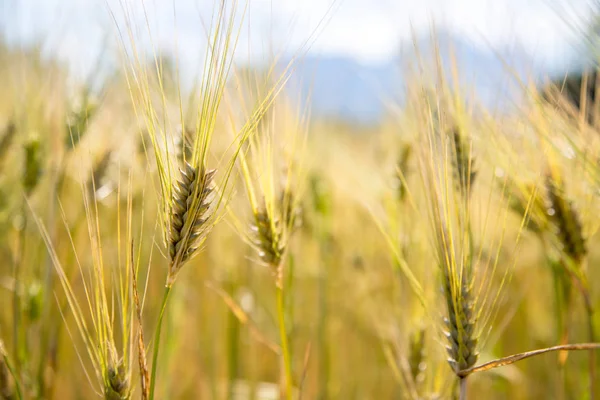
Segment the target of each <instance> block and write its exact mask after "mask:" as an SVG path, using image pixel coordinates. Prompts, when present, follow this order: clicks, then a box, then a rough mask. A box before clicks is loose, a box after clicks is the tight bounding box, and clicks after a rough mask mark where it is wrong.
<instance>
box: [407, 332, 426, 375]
mask: <svg viewBox="0 0 600 400" xmlns="http://www.w3.org/2000/svg"><path fill="white" fill-rule="evenodd" d="M408 365H409V367H410V375H411V376H412V379H413V382H414V383H415V385H417V384H419V383H421V382H423V381H424V380H425V368H426V367H427V364H426V362H425V329H420V330H418V331H416V332H413V333H412V335H411V336H410V340H409V347H408Z"/></svg>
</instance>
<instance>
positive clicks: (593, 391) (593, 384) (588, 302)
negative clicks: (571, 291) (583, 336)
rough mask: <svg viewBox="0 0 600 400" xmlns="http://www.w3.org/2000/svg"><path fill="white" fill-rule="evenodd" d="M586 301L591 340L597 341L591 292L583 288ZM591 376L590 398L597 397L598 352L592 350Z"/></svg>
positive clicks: (590, 360) (590, 358) (591, 399)
mask: <svg viewBox="0 0 600 400" xmlns="http://www.w3.org/2000/svg"><path fill="white" fill-rule="evenodd" d="M582 293H583V299H584V302H585V311H586V316H587V323H588V335H589V340H590V342H595V341H596V332H595V329H594V309H593V307H592V302H591V300H590V293H589V291H588V290H587V289H584V290H582ZM589 376H590V400H594V398H595V397H596V396H595V395H596V354H595V352H594V351H593V350H592V351H590V357H589Z"/></svg>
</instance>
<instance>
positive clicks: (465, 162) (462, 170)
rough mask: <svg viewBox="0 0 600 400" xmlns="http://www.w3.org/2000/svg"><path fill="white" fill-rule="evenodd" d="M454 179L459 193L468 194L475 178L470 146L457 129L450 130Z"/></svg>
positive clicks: (473, 160)
mask: <svg viewBox="0 0 600 400" xmlns="http://www.w3.org/2000/svg"><path fill="white" fill-rule="evenodd" d="M452 142H453V143H452V145H453V149H452V150H453V155H454V157H453V159H452V165H453V167H454V179H455V180H456V182H457V186H458V190H459V191H460V192H461V193H465V194H469V193H470V191H471V187H472V186H473V183H474V181H475V178H476V176H477V172H476V171H475V169H474V165H475V159H474V158H473V155H472V154H471V144H470V143H469V142H468V141H467V140H466V139H465V137H464V136H463V134H462V133H461V131H460V129H459V128H458V127H455V128H454V129H453V130H452Z"/></svg>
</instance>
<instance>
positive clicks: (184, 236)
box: [169, 163, 216, 284]
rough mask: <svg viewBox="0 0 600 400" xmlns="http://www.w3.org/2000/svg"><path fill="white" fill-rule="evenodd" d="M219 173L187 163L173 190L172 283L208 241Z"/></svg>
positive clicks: (170, 248) (170, 236) (171, 227)
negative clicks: (215, 185) (215, 178)
mask: <svg viewBox="0 0 600 400" xmlns="http://www.w3.org/2000/svg"><path fill="white" fill-rule="evenodd" d="M215 173H216V170H214V169H213V170H208V171H207V170H205V169H204V168H203V167H202V168H200V170H198V169H197V168H194V167H193V166H192V165H191V164H189V163H186V164H185V167H184V168H182V169H181V170H180V178H179V181H177V183H176V184H175V186H174V188H173V206H172V212H171V226H170V229H169V258H170V266H169V282H170V284H172V283H173V282H174V280H175V277H176V276H177V273H178V272H179V270H180V269H181V267H182V266H183V264H185V263H186V262H187V261H188V260H189V259H190V258H191V257H193V256H194V254H195V253H196V251H197V250H198V248H199V247H200V246H201V244H202V243H203V241H204V240H205V239H206V236H207V234H208V233H209V231H210V228H211V224H210V219H211V218H212V216H213V215H214V214H213V212H214V208H213V207H212V205H213V200H214V196H213V192H214V190H215V187H214V183H213V178H214V176H215Z"/></svg>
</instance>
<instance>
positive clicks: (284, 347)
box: [277, 285, 292, 400]
mask: <svg viewBox="0 0 600 400" xmlns="http://www.w3.org/2000/svg"><path fill="white" fill-rule="evenodd" d="M284 304H285V303H284V293H283V287H282V286H281V285H277V317H278V319H279V335H280V337H281V353H282V355H283V368H284V370H285V393H286V398H287V399H288V400H291V399H292V364H291V360H290V350H289V345H288V338H287V331H286V328H285V312H284Z"/></svg>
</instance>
